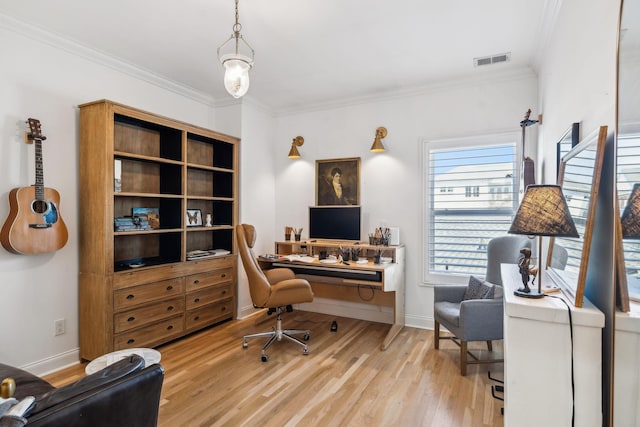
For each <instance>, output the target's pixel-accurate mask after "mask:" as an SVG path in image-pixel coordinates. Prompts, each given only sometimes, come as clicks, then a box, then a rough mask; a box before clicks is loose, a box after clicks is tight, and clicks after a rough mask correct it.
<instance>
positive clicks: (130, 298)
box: [127, 294, 136, 300]
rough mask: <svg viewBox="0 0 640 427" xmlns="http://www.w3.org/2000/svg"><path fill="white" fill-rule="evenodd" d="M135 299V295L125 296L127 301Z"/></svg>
mask: <svg viewBox="0 0 640 427" xmlns="http://www.w3.org/2000/svg"><path fill="white" fill-rule="evenodd" d="M135 297H136V296H135V295H132V294H129V295H127V299H128V300H132V299H134V298H135Z"/></svg>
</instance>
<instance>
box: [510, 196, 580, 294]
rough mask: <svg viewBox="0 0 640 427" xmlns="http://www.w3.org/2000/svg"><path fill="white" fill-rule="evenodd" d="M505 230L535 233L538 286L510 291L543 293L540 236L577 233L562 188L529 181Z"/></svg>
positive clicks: (515, 232) (566, 235)
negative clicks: (533, 183) (534, 183)
mask: <svg viewBox="0 0 640 427" xmlns="http://www.w3.org/2000/svg"><path fill="white" fill-rule="evenodd" d="M509 233H511V234H525V235H528V236H538V238H539V240H538V289H537V291H536V290H535V289H528V287H526V286H525V287H524V288H521V289H517V290H515V291H514V294H515V295H517V296H521V297H526V298H542V297H543V296H544V295H545V294H544V292H542V259H541V258H542V257H541V256H540V250H541V248H542V236H554V237H555V236H558V237H579V236H578V231H577V230H576V226H575V224H574V222H573V218H572V217H571V213H570V212H569V206H567V201H566V200H565V198H564V195H563V194H562V188H561V187H560V186H559V185H529V186H528V187H527V191H526V192H525V193H524V197H523V198H522V202H521V203H520V206H519V207H518V211H517V212H516V215H515V217H514V218H513V222H512V223H511V228H509ZM585 268H586V266H585ZM523 277H524V276H523Z"/></svg>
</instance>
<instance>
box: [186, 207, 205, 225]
mask: <svg viewBox="0 0 640 427" xmlns="http://www.w3.org/2000/svg"><path fill="white" fill-rule="evenodd" d="M184 221H185V224H186V225H187V227H202V211H201V210H200V209H187V212H186V213H185V216H184Z"/></svg>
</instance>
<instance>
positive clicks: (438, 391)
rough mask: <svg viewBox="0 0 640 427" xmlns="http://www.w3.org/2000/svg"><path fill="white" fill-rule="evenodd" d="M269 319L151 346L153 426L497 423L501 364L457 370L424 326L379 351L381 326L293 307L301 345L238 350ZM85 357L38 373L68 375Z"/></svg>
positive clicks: (454, 355) (76, 374) (454, 353)
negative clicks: (157, 384) (155, 382)
mask: <svg viewBox="0 0 640 427" xmlns="http://www.w3.org/2000/svg"><path fill="white" fill-rule="evenodd" d="M334 319H335V320H337V322H338V331H337V332H330V325H331V322H332V321H333V320H334ZM274 322H275V320H274ZM272 324H273V323H272V322H271V321H268V322H265V323H262V324H260V325H257V326H256V325H254V321H253V319H245V320H241V321H230V322H226V323H223V324H222V325H219V326H217V327H214V328H209V329H206V330H203V331H201V332H198V333H196V334H193V335H190V336H188V337H185V338H183V339H180V340H178V341H175V342H172V343H169V344H166V345H164V346H161V347H159V348H158V350H159V351H160V352H161V353H162V361H161V364H162V365H163V366H164V368H165V380H164V384H163V390H162V397H161V402H160V415H159V426H161V427H176V426H395V427H406V426H438V427H439V426H451V427H460V426H503V417H502V415H501V414H500V408H501V407H502V402H500V401H498V400H495V399H493V397H492V396H491V385H492V384H495V383H494V382H493V381H491V380H489V379H488V377H487V371H488V370H491V373H492V376H494V377H498V378H502V365H501V364H495V365H470V366H469V373H468V374H467V376H466V377H461V376H460V371H459V364H458V357H459V350H458V347H457V346H456V345H455V344H454V343H452V342H450V341H449V340H445V341H441V348H440V350H434V348H433V331H429V330H422V329H415V328H408V327H405V328H404V329H403V330H402V332H401V333H400V334H399V335H398V336H397V337H396V339H395V341H394V342H393V343H392V344H391V346H390V347H389V349H387V350H386V351H380V343H381V342H382V340H383V338H384V336H385V335H386V332H387V330H388V329H389V325H385V324H380V323H373V322H366V321H362V320H355V319H349V318H342V317H335V316H328V315H324V314H318V313H309V312H302V311H296V312H294V313H287V314H285V320H284V325H285V327H290V328H303V329H307V328H308V329H310V330H311V339H310V341H309V345H310V351H311V352H310V354H309V355H307V356H303V355H302V353H301V351H300V347H299V346H297V345H294V344H293V343H290V342H286V341H282V342H279V343H278V342H277V343H274V344H273V345H272V346H271V348H270V349H269V351H268V354H269V361H268V362H266V363H263V362H262V361H261V360H260V349H261V348H262V345H263V343H264V340H263V339H254V340H250V341H249V348H247V349H243V348H242V345H241V342H242V336H243V335H244V334H248V333H253V332H259V331H265V330H269V328H270V327H271V325H272ZM474 344H475V343H474ZM477 344H478V345H477V346H476V345H470V347H471V348H475V349H481V348H486V347H484V346H482V345H481V343H477ZM483 351H486V350H483ZM494 351H495V352H497V353H498V354H499V353H500V352H501V351H502V346H501V345H494ZM85 365H86V364H85V363H83V364H81V365H77V366H74V367H71V368H67V369H64V370H62V371H59V372H56V373H54V374H51V375H48V376H47V377H46V379H47V380H48V381H49V382H51V383H52V384H54V385H55V386H61V385H64V384H68V383H71V382H74V381H76V380H78V379H79V378H81V377H82V376H84V366H85ZM114 410H116V408H114Z"/></svg>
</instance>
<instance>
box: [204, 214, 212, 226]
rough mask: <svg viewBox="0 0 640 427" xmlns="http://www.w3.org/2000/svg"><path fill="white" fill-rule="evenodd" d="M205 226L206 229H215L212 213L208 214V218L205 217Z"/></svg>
mask: <svg viewBox="0 0 640 427" xmlns="http://www.w3.org/2000/svg"><path fill="white" fill-rule="evenodd" d="M204 226H205V227H213V214H211V213H208V214H207V216H206V217H205V222H204Z"/></svg>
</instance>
